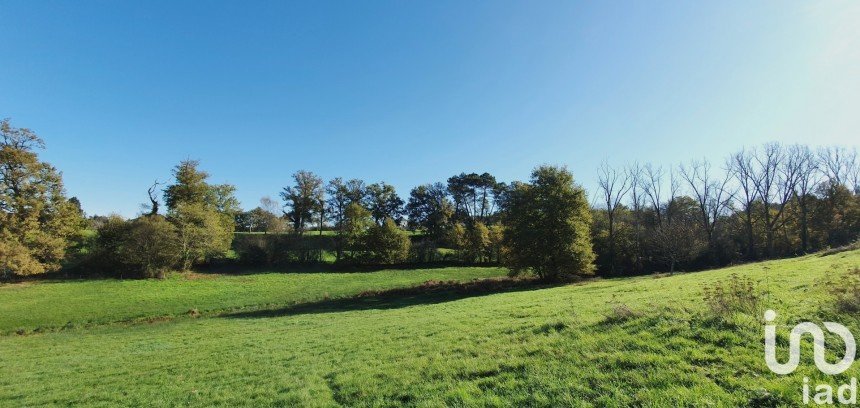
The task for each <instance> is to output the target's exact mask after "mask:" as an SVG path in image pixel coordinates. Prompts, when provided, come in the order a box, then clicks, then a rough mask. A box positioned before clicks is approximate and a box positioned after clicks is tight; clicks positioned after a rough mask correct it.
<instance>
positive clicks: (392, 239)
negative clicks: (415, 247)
mask: <svg viewBox="0 0 860 408" xmlns="http://www.w3.org/2000/svg"><path fill="white" fill-rule="evenodd" d="M410 246H411V241H410V240H409V235H408V234H407V233H406V231H403V230H402V229H400V227H398V226H397V224H395V223H394V221H392V220H391V219H390V218H387V219H386V220H385V222H384V223H382V225H374V226H373V227H371V228H370V230H369V231H368V232H367V238H366V248H367V250H368V251H369V252H370V259H371V261H372V262H374V263H379V264H396V263H401V262H405V261H406V259H408V258H409V247H410Z"/></svg>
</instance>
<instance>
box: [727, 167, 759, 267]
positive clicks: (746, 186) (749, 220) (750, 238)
mask: <svg viewBox="0 0 860 408" xmlns="http://www.w3.org/2000/svg"><path fill="white" fill-rule="evenodd" d="M753 155H754V154H753V153H751V152H749V151H747V150H741V151H740V152H737V153H735V154H734V155H732V157H731V159H729V160H730V161H729V166H728V167H729V169H731V170H730V171H731V172H732V176H733V177H734V178H735V181H736V182H737V184H738V187H739V192H740V194H737V195H735V199H736V200H737V201H738V204H740V206H741V209H742V211H743V222H744V230H745V231H746V244H747V253H746V256H747V259H756V246H755V233H754V231H753V208H754V206H753V204H754V203H755V201H756V199H757V198H758V189H757V188H756V185H758V183H759V181H758V177H760V175H759V174H758V173H756V171H755V168H754V167H753Z"/></svg>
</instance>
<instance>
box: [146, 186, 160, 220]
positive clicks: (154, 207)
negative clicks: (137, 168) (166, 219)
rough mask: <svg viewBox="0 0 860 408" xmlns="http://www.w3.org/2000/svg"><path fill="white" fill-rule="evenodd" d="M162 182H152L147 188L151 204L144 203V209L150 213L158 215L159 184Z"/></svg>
mask: <svg viewBox="0 0 860 408" xmlns="http://www.w3.org/2000/svg"><path fill="white" fill-rule="evenodd" d="M160 184H161V183H159V182H158V180H155V182H153V183H152V185H151V186H149V188H148V189H146V195H147V196H148V198H149V205H146V204H144V205H143V209H144V210H145V211H147V213H148V215H157V214H158V209H159V207H160V202H159V201H158V194H157V192H158V186H159V185H160Z"/></svg>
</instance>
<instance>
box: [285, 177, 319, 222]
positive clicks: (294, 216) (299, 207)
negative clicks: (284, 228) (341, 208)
mask: <svg viewBox="0 0 860 408" xmlns="http://www.w3.org/2000/svg"><path fill="white" fill-rule="evenodd" d="M293 181H294V182H295V185H294V186H289V187H284V191H282V192H281V198H282V199H283V200H284V202H285V203H286V206H287V207H288V208H289V209H290V211H288V212H286V215H287V217H288V218H289V220H290V222H291V223H292V224H293V231H294V232H295V233H296V234H299V235H301V234H303V233H304V231H305V228H306V226H307V225H308V224H309V223H311V222H313V220H314V216H315V215H317V214H319V213H320V211H321V210H322V204H323V199H324V197H325V189H324V188H323V180H322V179H321V178H320V177H319V176H317V175H316V174H314V173H311V172H309V171H304V170H300V171H298V172H296V173H295V174H293Z"/></svg>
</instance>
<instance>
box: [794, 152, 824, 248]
mask: <svg viewBox="0 0 860 408" xmlns="http://www.w3.org/2000/svg"><path fill="white" fill-rule="evenodd" d="M789 154H790V155H791V156H793V159H792V160H793V161H794V163H795V164H796V166H797V182H796V183H795V185H794V191H793V193H794V199H795V200H797V207H798V209H799V210H800V250H801V251H802V252H803V253H806V252H807V251H808V250H809V200H810V198H811V197H812V194H813V192H814V191H815V188H816V186H818V184H819V183H820V182H821V180H820V174H821V172H820V171H819V170H820V168H819V161H818V158H817V157H816V155H815V154H814V153H813V152H812V150H811V149H810V148H809V146H804V145H794V146H792V147H791V148H790V150H789Z"/></svg>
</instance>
